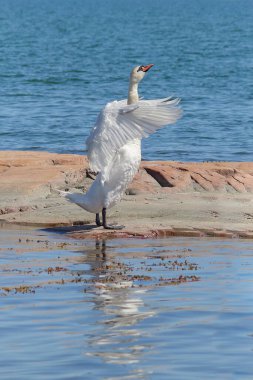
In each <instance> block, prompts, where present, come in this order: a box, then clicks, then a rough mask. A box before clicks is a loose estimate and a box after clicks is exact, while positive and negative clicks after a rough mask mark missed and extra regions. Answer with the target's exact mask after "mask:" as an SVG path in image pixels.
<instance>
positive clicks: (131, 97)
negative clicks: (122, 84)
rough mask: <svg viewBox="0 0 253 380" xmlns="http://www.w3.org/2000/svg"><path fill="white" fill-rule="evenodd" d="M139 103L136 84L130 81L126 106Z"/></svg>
mask: <svg viewBox="0 0 253 380" xmlns="http://www.w3.org/2000/svg"><path fill="white" fill-rule="evenodd" d="M138 101H139V95H138V82H133V81H132V80H131V79H130V83H129V90H128V99H127V104H133V103H137V102H138Z"/></svg>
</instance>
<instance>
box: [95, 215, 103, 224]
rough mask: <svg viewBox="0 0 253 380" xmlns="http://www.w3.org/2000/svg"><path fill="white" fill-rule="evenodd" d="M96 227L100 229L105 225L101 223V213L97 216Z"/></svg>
mask: <svg viewBox="0 0 253 380" xmlns="http://www.w3.org/2000/svg"><path fill="white" fill-rule="evenodd" d="M96 225H97V226H98V227H101V226H102V225H103V223H101V222H100V217H99V213H97V214H96Z"/></svg>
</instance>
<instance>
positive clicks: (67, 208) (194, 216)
mask: <svg viewBox="0 0 253 380" xmlns="http://www.w3.org/2000/svg"><path fill="white" fill-rule="evenodd" d="M87 169H88V161H87V158H86V157H85V156H79V155H71V154H56V153H48V152H28V151H27V152H26V151H0V179H1V181H0V194H1V201H0V219H1V221H2V222H4V223H14V224H20V225H31V226H35V227H58V226H65V227H69V226H80V225H81V226H82V227H78V228H76V229H75V228H74V227H72V228H71V229H69V233H70V234H71V235H72V236H74V237H77V238H101V239H102V238H108V237H111V238H113V237H132V236H135V237H142V238H144V237H155V236H217V237H244V238H253V225H252V221H253V162H204V163H203V162H200V163H182V162H175V161H156V162H155V161H143V162H142V164H141V167H140V170H139V172H138V173H137V175H136V176H135V178H134V180H133V182H132V183H131V184H130V186H129V188H128V189H127V191H126V194H125V196H124V197H123V199H122V201H121V202H120V203H119V204H118V205H117V206H115V207H114V208H112V209H111V210H110V211H109V220H110V221H111V222H114V221H116V222H118V223H120V224H124V225H125V226H126V228H125V229H124V230H122V231H105V230H103V229H102V228H95V226H94V215H93V214H90V213H87V212H85V211H84V210H82V209H81V208H79V207H78V206H76V205H73V204H70V203H68V202H67V201H66V200H65V199H64V198H61V197H60V196H59V195H58V193H57V191H56V190H57V189H64V190H65V189H68V190H75V191H80V192H82V191H86V190H87V189H88V188H89V186H90V185H91V183H92V179H91V178H90V177H89V175H87Z"/></svg>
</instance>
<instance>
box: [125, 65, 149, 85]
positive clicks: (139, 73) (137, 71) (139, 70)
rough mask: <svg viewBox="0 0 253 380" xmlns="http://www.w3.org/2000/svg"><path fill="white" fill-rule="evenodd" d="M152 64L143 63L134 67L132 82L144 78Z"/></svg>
mask: <svg viewBox="0 0 253 380" xmlns="http://www.w3.org/2000/svg"><path fill="white" fill-rule="evenodd" d="M152 66H154V65H153V64H152V63H151V64H150V65H147V66H143V65H141V66H136V67H134V69H133V70H132V72H131V76H130V80H131V82H134V83H138V82H140V81H141V80H142V79H143V78H144V76H145V74H146V72H147V71H148V70H149V69H151V67H152Z"/></svg>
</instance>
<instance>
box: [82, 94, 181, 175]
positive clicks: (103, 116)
mask: <svg viewBox="0 0 253 380" xmlns="http://www.w3.org/2000/svg"><path fill="white" fill-rule="evenodd" d="M179 101H180V99H175V98H174V99H173V98H166V99H158V100H140V101H139V102H138V103H135V104H131V105H127V102H126V100H122V101H119V102H117V101H115V102H111V103H108V104H107V105H106V106H105V107H104V108H103V110H102V111H101V112H100V114H99V115H98V118H97V121H96V124H95V126H94V128H93V129H92V131H91V133H90V136H89V137H88V139H87V140H86V144H87V149H88V158H89V163H90V168H91V170H94V171H101V170H102V169H103V168H104V167H105V166H107V164H108V163H109V162H110V161H111V159H112V157H113V155H114V154H115V152H116V151H117V150H118V149H119V148H121V147H122V146H123V145H125V144H126V143H128V142H129V141H131V140H133V139H136V138H137V139H141V138H143V137H147V136H148V135H150V134H151V133H154V132H155V131H156V130H158V129H159V128H162V127H164V126H165V125H167V124H173V123H175V122H176V121H177V120H178V119H179V117H180V115H181V110H180V108H178V107H177V105H178V103H179Z"/></svg>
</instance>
